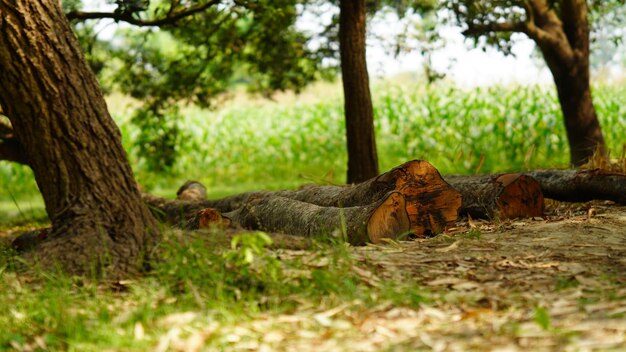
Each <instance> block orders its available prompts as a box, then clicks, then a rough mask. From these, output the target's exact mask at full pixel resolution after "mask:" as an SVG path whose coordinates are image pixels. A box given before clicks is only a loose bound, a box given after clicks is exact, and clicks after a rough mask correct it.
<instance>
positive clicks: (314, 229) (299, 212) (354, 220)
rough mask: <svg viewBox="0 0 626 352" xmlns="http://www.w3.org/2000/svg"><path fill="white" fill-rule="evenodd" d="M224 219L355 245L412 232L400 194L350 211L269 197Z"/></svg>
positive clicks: (258, 228) (244, 225)
mask: <svg viewBox="0 0 626 352" xmlns="http://www.w3.org/2000/svg"><path fill="white" fill-rule="evenodd" d="M224 217H225V218H227V219H230V220H231V221H233V222H234V223H237V224H240V225H241V226H243V227H245V228H248V229H254V230H263V231H269V232H281V233H285V234H289V235H294V236H305V237H315V236H322V235H337V234H343V235H345V237H346V240H347V241H348V242H349V243H350V244H353V245H363V244H365V243H381V242H383V240H384V239H395V238H397V237H398V236H400V235H402V234H406V233H408V232H409V230H410V223H409V216H408V214H407V212H406V207H405V202H404V197H403V196H402V194H400V193H399V192H390V193H389V194H387V195H385V196H384V197H383V198H382V199H381V200H379V201H377V202H376V203H374V204H370V205H364V206H354V207H347V208H338V207H321V206H318V205H314V204H310V203H305V202H301V201H298V200H294V199H289V198H284V197H280V196H275V195H265V196H260V197H258V198H255V199H252V200H251V201H249V202H248V203H247V204H246V205H245V206H243V207H241V208H239V209H237V210H235V211H233V212H230V213H226V214H224Z"/></svg>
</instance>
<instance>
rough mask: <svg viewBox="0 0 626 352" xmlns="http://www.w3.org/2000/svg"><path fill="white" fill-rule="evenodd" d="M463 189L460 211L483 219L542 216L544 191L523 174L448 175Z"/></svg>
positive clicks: (457, 186)
mask: <svg viewBox="0 0 626 352" xmlns="http://www.w3.org/2000/svg"><path fill="white" fill-rule="evenodd" d="M445 180H446V181H447V182H449V183H450V185H452V186H453V187H454V188H456V189H457V190H459V191H460V192H461V195H462V198H463V203H462V205H461V209H460V211H459V212H460V213H461V214H463V215H466V214H469V215H470V216H471V217H473V218H480V219H494V218H499V219H513V218H523V217H533V216H542V215H543V211H544V202H543V193H542V192H541V186H540V184H539V182H537V180H535V179H534V178H532V177H530V176H526V175H521V174H503V175H480V176H446V177H445Z"/></svg>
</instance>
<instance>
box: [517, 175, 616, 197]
mask: <svg viewBox="0 0 626 352" xmlns="http://www.w3.org/2000/svg"><path fill="white" fill-rule="evenodd" d="M524 174H525V175H529V176H532V177H533V178H534V179H536V180H537V181H538V182H539V183H540V184H541V190H542V191H543V195H544V196H545V197H546V198H551V199H555V200H561V201H566V202H587V201H590V200H594V199H598V200H611V201H614V202H616V203H619V204H622V205H626V174H623V173H617V172H610V171H604V170H599V169H595V170H537V171H529V172H525V173H524Z"/></svg>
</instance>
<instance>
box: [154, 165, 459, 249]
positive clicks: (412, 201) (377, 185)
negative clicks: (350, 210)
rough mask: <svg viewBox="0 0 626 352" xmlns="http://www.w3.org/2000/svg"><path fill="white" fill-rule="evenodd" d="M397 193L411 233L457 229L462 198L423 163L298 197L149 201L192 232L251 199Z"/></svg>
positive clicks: (329, 199)
mask: <svg viewBox="0 0 626 352" xmlns="http://www.w3.org/2000/svg"><path fill="white" fill-rule="evenodd" d="M392 191H398V192H400V193H401V194H402V196H403V197H404V199H405V201H406V210H407V213H408V214H409V220H410V222H411V231H413V232H414V233H415V234H416V235H417V236H419V237H424V236H431V235H434V234H437V233H440V232H442V231H443V230H444V229H445V228H446V226H449V225H451V224H453V223H454V221H455V220H456V219H457V216H458V211H459V208H460V207H461V194H460V193H459V192H458V191H457V190H455V189H454V188H453V187H452V186H450V185H449V184H448V183H447V182H446V181H444V180H443V178H442V177H441V175H440V174H439V171H437V169H435V168H434V167H433V166H432V165H431V164H430V163H428V162H427V161H424V160H412V161H409V162H406V163H404V164H402V165H400V166H398V167H396V168H394V169H392V170H391V171H389V172H386V173H384V174H382V175H380V176H378V177H374V178H372V179H370V180H367V181H365V182H362V183H359V184H356V185H349V186H317V185H308V186H305V187H303V188H301V189H299V190H296V191H277V192H268V191H259V192H248V193H242V194H238V195H234V196H230V197H226V198H222V199H217V200H204V201H192V202H188V201H180V200H176V201H175V200H168V199H163V198H159V197H154V196H151V195H147V194H146V195H144V201H145V202H146V203H147V204H149V205H150V206H151V207H152V208H153V209H154V212H155V214H157V215H159V214H161V215H162V217H161V218H162V219H163V220H166V221H167V222H169V223H170V224H174V225H178V226H188V224H190V223H192V221H193V219H194V218H195V215H196V213H197V212H198V211H199V210H201V209H204V208H215V209H217V210H219V211H220V212H222V213H227V212H230V211H232V210H236V209H238V208H240V207H242V206H243V205H245V204H247V203H248V202H249V201H250V200H251V199H254V198H259V197H263V196H268V195H271V196H278V197H283V198H289V199H293V200H297V201H301V202H306V203H311V204H315V205H318V206H321V207H338V208H344V207H355V206H364V205H369V204H372V203H375V202H377V201H379V200H380V199H382V198H383V197H384V196H385V195H386V194H388V193H389V192H392Z"/></svg>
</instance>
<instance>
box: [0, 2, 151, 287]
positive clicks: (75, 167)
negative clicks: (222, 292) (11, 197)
mask: <svg viewBox="0 0 626 352" xmlns="http://www.w3.org/2000/svg"><path fill="white" fill-rule="evenodd" d="M0 13H2V17H1V18H0V47H2V50H0V81H2V84H3V86H4V87H5V88H6V89H2V90H0V105H2V107H3V109H4V113H5V114H6V116H8V117H9V119H10V121H11V124H12V126H13V130H14V132H15V137H16V139H17V140H18V142H19V143H20V145H21V146H22V148H23V150H24V153H25V154H26V156H27V158H28V161H29V165H30V166H31V168H32V169H33V171H34V174H35V178H36V181H37V184H38V186H39V189H40V191H41V193H42V196H43V199H44V202H45V206H46V211H47V213H48V216H49V217H50V220H51V223H52V230H51V231H50V234H49V236H48V238H47V239H46V240H45V241H44V242H43V243H42V244H41V246H40V247H39V248H38V250H37V251H35V252H34V253H35V255H36V257H37V259H38V261H39V263H41V265H42V266H43V267H52V266H54V267H57V266H60V268H62V269H65V270H66V271H67V272H70V273H75V274H86V273H90V274H92V273H94V272H97V273H106V274H108V275H112V276H122V275H127V274H132V273H134V272H136V271H138V270H140V269H141V268H142V266H143V265H144V264H145V260H146V259H147V256H148V255H150V253H151V251H152V248H153V246H154V245H155V243H156V240H157V238H158V228H157V225H156V222H155V221H154V218H153V217H152V216H151V214H150V212H149V211H148V209H147V207H146V206H145V205H144V204H143V203H142V201H141V196H140V193H139V190H138V189H137V185H136V183H135V181H134V180H133V176H132V171H131V168H130V165H129V164H128V161H127V157H126V153H125V152H124V150H123V148H122V144H121V136H120V132H119V130H118V128H117V127H116V126H115V124H114V122H113V120H112V119H111V117H110V115H109V113H108V111H107V107H106V103H105V101H104V98H103V96H102V93H101V91H100V88H99V86H98V83H97V82H96V79H95V76H94V75H93V73H92V72H91V71H90V69H89V67H88V66H87V64H86V62H85V59H84V57H83V54H82V53H81V51H80V48H79V45H78V42H77V41H76V38H75V37H74V36H73V34H72V31H71V28H70V25H69V23H68V21H67V20H66V19H65V16H64V14H63V12H62V11H61V6H60V3H59V2H58V1H35V0H0Z"/></svg>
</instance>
